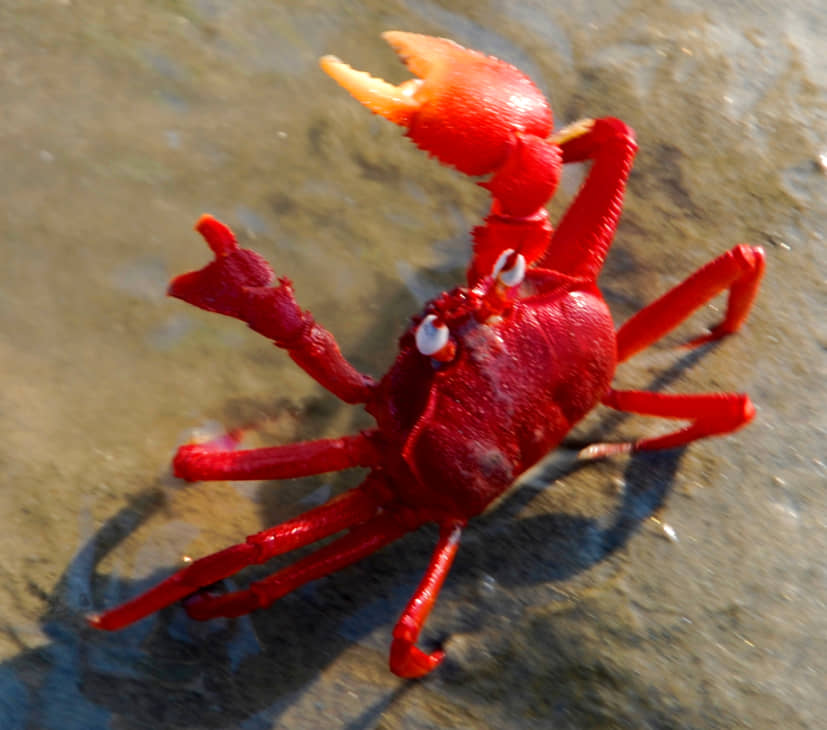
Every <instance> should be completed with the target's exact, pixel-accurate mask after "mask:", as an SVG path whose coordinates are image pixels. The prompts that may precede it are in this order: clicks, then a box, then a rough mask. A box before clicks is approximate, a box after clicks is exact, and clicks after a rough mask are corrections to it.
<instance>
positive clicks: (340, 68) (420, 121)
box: [321, 31, 552, 175]
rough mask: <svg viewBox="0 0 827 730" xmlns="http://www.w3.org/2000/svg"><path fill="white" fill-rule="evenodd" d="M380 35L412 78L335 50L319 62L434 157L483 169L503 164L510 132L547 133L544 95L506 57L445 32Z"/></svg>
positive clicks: (512, 137) (469, 169)
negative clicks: (351, 60)
mask: <svg viewBox="0 0 827 730" xmlns="http://www.w3.org/2000/svg"><path fill="white" fill-rule="evenodd" d="M382 37H383V38H384V39H385V40H386V41H387V42H388V43H389V44H390V45H391V46H392V47H393V49H394V50H395V51H396V52H397V54H399V57H400V58H401V59H402V61H403V62H404V63H405V64H406V65H407V67H408V68H409V69H410V70H411V72H412V73H413V74H415V75H416V76H418V77H419V78H416V79H410V80H408V81H405V82H403V83H402V84H400V85H399V86H394V85H393V84H390V83H388V82H386V81H383V80H382V79H378V78H375V77H373V76H371V75H370V74H369V73H367V72H365V71H357V70H355V69H353V68H351V67H350V66H348V65H347V64H346V63H344V62H343V61H340V60H339V59H338V58H336V57H335V56H325V57H324V58H322V60H321V65H322V68H323V69H324V70H325V71H326V72H327V73H328V74H329V75H330V76H332V77H333V78H334V79H335V80H336V81H337V82H338V83H339V84H341V85H342V86H344V88H345V89H347V90H348V91H349V92H350V93H351V94H352V95H353V96H354V97H355V98H356V99H357V100H358V101H360V102H362V104H364V105H365V106H366V107H368V109H370V110H371V111H372V112H374V113H376V114H379V115H381V116H383V117H385V118H386V119H389V120H390V121H392V122H394V123H396V124H399V125H401V126H403V127H407V129H408V136H409V137H410V138H411V139H412V140H413V141H414V142H415V143H416V144H417V145H418V146H419V147H421V148H422V149H424V150H425V151H427V152H430V153H431V154H433V155H434V156H435V157H437V158H438V159H439V160H440V161H441V162H444V163H446V164H449V165H453V166H454V167H456V168H457V169H458V170H460V171H461V172H464V173H466V174H468V175H486V174H488V173H491V172H494V171H495V170H497V169H498V168H499V167H500V166H501V165H502V164H503V162H504V161H505V159H506V158H507V157H508V154H509V152H510V150H511V148H512V146H513V145H514V144H515V143H516V140H517V137H518V135H520V134H530V135H536V136H538V137H541V138H545V137H547V136H548V134H549V133H550V131H551V127H552V114H551V108H550V107H549V105H548V102H547V101H546V99H545V97H544V96H543V94H542V93H541V92H540V90H539V89H538V88H537V87H536V86H535V85H534V83H533V82H532V81H531V79H529V78H528V76H526V75H525V74H524V73H522V72H521V71H519V70H518V69H516V68H514V67H513V66H512V65H510V64H508V63H506V62H505V61H501V60H500V59H498V58H494V57H493V56H486V55H485V54H483V53H479V52H478V51H472V50H469V49H467V48H463V47H462V46H460V45H458V44H457V43H454V42H453V41H450V40H448V39H446V38H434V37H432V36H426V35H419V34H417V33H403V32H401V31H388V32H387V33H383V34H382Z"/></svg>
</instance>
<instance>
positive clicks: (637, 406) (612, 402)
mask: <svg viewBox="0 0 827 730" xmlns="http://www.w3.org/2000/svg"><path fill="white" fill-rule="evenodd" d="M601 402H602V403H603V404H604V405H607V406H609V407H610V408H614V409H615V410H618V411H628V412H631V413H639V414H641V415H644V416H658V417H660V418H675V419H681V420H688V421H691V423H690V424H689V426H687V427H686V428H682V429H680V430H678V431H672V432H671V433H667V434H665V435H663V436H655V437H653V438H645V439H640V440H639V441H635V442H632V443H614V444H612V443H599V444H591V445H590V446H587V447H586V448H585V449H583V450H582V451H581V452H580V454H579V456H580V458H584V459H599V458H602V457H604V456H611V455H613V454H617V453H629V452H633V451H652V450H655V449H674V448H676V447H678V446H683V445H685V444H688V443H690V442H691V441H695V440H696V439H700V438H705V437H707V436H715V435H717V434H724V433H731V432H732V431H736V430H737V429H739V428H741V427H742V426H745V425H746V424H747V423H749V422H750V421H751V420H752V419H753V418H754V417H755V406H753V404H752V401H750V399H749V396H747V395H745V394H743V393H691V394H687V395H678V394H671V393H653V392H650V391H645V390H610V391H609V392H608V393H607V394H606V395H605V396H604V397H603V399H602V401H601Z"/></svg>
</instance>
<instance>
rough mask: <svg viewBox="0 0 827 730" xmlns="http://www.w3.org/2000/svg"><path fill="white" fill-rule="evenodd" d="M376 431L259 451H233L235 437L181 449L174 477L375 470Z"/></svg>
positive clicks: (270, 476) (191, 478)
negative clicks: (354, 468) (373, 439)
mask: <svg viewBox="0 0 827 730" xmlns="http://www.w3.org/2000/svg"><path fill="white" fill-rule="evenodd" d="M373 433H375V431H368V432H366V433H360V434H357V435H355V436H344V437H342V438H337V439H319V440H318V441H304V442H301V443H297V444H285V445H283V446H270V447H266V448H262V449H246V450H241V451H235V450H233V446H234V445H235V443H237V441H236V439H237V436H236V435H234V434H227V435H226V436H222V437H220V438H218V439H215V440H213V441H207V442H205V443H192V444H185V445H184V446H181V447H180V448H179V449H178V451H177V453H176V454H175V458H174V459H173V460H172V470H173V472H174V474H175V476H177V477H179V478H180V479H186V480H187V481H188V482H197V481H221V480H224V479H293V478H295V477H304V476H309V475H311V474H324V473H326V472H331V471H341V470H342V469H350V468H352V467H356V466H375V465H376V463H377V462H378V454H377V452H376V448H375V447H374V445H373V442H372V441H371V439H370V435H371V434H373Z"/></svg>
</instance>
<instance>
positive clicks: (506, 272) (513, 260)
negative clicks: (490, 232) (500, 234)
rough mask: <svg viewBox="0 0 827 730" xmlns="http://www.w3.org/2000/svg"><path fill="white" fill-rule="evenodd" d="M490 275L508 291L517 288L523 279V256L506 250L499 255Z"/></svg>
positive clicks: (512, 250)
mask: <svg viewBox="0 0 827 730" xmlns="http://www.w3.org/2000/svg"><path fill="white" fill-rule="evenodd" d="M492 273H493V275H494V276H495V277H496V278H497V280H498V281H499V282H500V283H501V284H502V285H503V286H506V287H508V288H509V289H510V288H511V287H514V286H517V285H518V284H520V283H521V282H522V280H523V279H524V278H525V256H523V255H522V254H521V253H517V252H516V251H514V249H513V248H507V249H506V250H505V251H503V252H502V253H501V254H500V256H499V258H498V259H497V263H495V264H494V271H493V272H492Z"/></svg>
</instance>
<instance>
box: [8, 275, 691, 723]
mask: <svg viewBox="0 0 827 730" xmlns="http://www.w3.org/2000/svg"><path fill="white" fill-rule="evenodd" d="M391 294H392V295H393V292H391ZM410 299H411V297H410V295H408V294H407V293H406V292H404V291H400V290H399V289H398V288H397V289H396V296H395V301H394V306H392V307H389V308H388V310H387V311H410V310H411V301H410ZM386 316H388V315H386ZM390 327H391V325H390V324H389V325H388V328H390ZM388 328H377V329H384V330H385V331H387V329H388ZM371 337H375V335H371ZM374 346H375V343H374V342H368V343H366V344H365V347H364V348H359V351H360V352H371V351H375V350H372V349H371V348H373V347H374ZM702 354H703V351H702V350H698V351H694V352H690V353H688V354H686V355H684V356H683V357H682V358H680V360H679V361H678V362H677V363H676V364H675V366H674V367H673V368H671V369H670V370H669V371H667V372H666V373H664V374H663V375H661V376H660V377H659V378H657V379H656V380H655V381H653V382H652V383H650V387H652V388H658V387H662V386H663V385H665V384H666V383H668V382H670V381H671V380H673V379H675V378H677V377H678V376H679V374H680V373H681V372H682V371H683V370H684V369H685V368H686V367H688V366H689V365H691V364H692V363H693V362H694V361H695V360H697V359H698V358H699V357H701V356H702ZM357 364H358V362H357ZM228 408H229V406H228ZM318 413H321V414H322V416H321V419H322V420H324V419H325V418H327V417H332V411H330V410H326V409H325V408H322V409H320V410H319V409H317V413H316V417H317V418H319V416H318ZM623 418H624V416H623V415H622V414H607V415H606V417H605V418H604V419H603V421H602V422H601V423H598V424H597V426H596V431H599V432H600V434H601V435H602V436H604V437H605V436H606V435H608V434H610V433H611V429H612V428H613V427H614V426H616V425H617V423H618V422H619V421H620V420H622V419H623ZM317 425H318V424H317ZM575 453H576V451H575V450H574V449H566V448H563V449H561V450H559V451H558V452H557V453H556V454H554V455H552V456H551V457H550V458H549V459H548V460H547V461H546V462H545V463H544V464H542V465H541V467H540V468H539V469H535V470H534V471H533V472H532V478H531V480H530V481H527V482H526V483H523V484H522V485H518V486H517V487H516V488H515V489H513V490H512V491H511V492H509V494H508V495H506V497H505V498H504V499H503V500H502V501H501V502H500V503H499V505H498V506H497V507H496V508H495V509H493V510H492V511H491V512H489V513H487V514H485V515H484V516H482V517H481V518H479V519H478V520H476V521H474V522H472V523H471V524H470V525H469V527H468V528H467V530H466V534H465V535H464V538H463V545H462V547H461V550H460V553H459V556H458V558H457V561H456V565H455V566H454V568H453V570H452V572H451V576H450V580H449V582H448V584H447V585H446V590H445V593H446V594H447V595H446V599H447V600H449V601H450V600H452V599H453V600H457V598H456V597H458V596H461V595H463V594H466V595H467V594H468V592H469V591H468V589H469V581H473V582H477V581H479V580H480V578H481V577H484V578H485V579H487V580H493V581H494V582H496V583H497V584H499V585H501V586H504V587H506V588H509V589H513V588H520V589H522V588H528V589H530V588H531V587H532V586H537V585H546V584H549V583H550V584H554V583H555V582H559V581H563V580H566V579H568V578H570V577H571V576H573V575H577V574H579V573H582V572H584V571H587V570H588V569H589V568H591V567H592V566H594V565H596V564H598V563H600V562H601V561H604V560H606V559H607V558H608V557H609V556H611V555H612V554H613V553H615V552H616V551H617V550H619V549H621V548H622V547H623V546H624V545H625V544H626V543H627V542H628V540H629V539H630V537H631V536H632V535H633V534H634V533H635V532H636V531H637V530H638V529H639V527H640V526H641V524H642V523H643V522H644V521H645V520H646V519H647V518H648V517H649V516H650V515H652V514H653V512H655V511H656V510H657V509H658V508H659V507H660V505H661V504H662V503H663V501H664V499H665V498H666V497H667V495H668V493H669V490H670V488H671V485H672V483H673V480H674V475H675V472H676V470H677V468H678V466H679V463H680V458H681V454H682V452H681V451H671V452H661V453H657V454H641V455H637V456H635V457H633V458H630V459H629V460H628V462H627V464H626V465H625V469H624V476H623V478H624V481H625V483H626V484H628V485H629V487H628V488H627V489H625V490H624V492H623V493H622V496H621V497H620V498H619V503H617V504H616V505H615V507H614V509H612V510H611V513H610V514H609V515H601V516H600V517H595V518H588V517H583V516H582V515H580V514H570V513H568V512H567V511H565V509H563V510H560V511H554V512H550V513H547V514H540V515H533V516H531V517H521V516H520V512H521V511H523V508H524V507H525V506H526V505H527V504H528V503H529V502H530V501H531V500H532V499H534V498H536V496H537V495H538V493H539V492H541V491H543V490H545V489H548V488H551V486H552V485H553V483H554V482H555V481H556V480H558V479H559V478H561V477H563V476H566V475H572V474H574V473H575V472H576V471H578V470H580V469H584V468H590V463H589V462H581V461H577V459H576V458H574V454H575ZM621 468H623V467H621V466H619V467H618V469H621ZM335 482H336V478H335V477H334V483H335ZM193 488H198V487H197V486H196V487H193ZM275 488H277V485H273V484H265V485H262V490H263V491H267V490H272V489H275ZM292 488H295V485H294V486H293V487H292ZM167 489H168V486H167V485H165V484H164V483H163V482H162V481H161V480H159V481H158V483H156V484H155V485H152V486H150V487H148V488H147V489H146V490H145V491H144V492H142V493H140V494H138V495H137V496H135V497H134V498H133V499H132V500H131V501H130V502H129V503H128V504H127V505H126V506H124V507H123V508H122V509H121V510H120V511H119V512H118V513H117V514H115V515H113V516H112V517H111V518H110V519H109V520H108V521H107V522H106V523H105V524H104V525H102V526H101V527H100V528H99V529H98V530H97V531H96V532H95V534H94V535H92V536H91V537H90V538H89V540H88V541H87V542H86V543H85V544H84V545H83V546H82V547H81V548H80V549H79V550H78V552H77V553H76V555H75V556H74V558H73V560H72V562H71V563H70V564H69V566H68V567H67V569H66V571H65V572H64V574H63V575H62V576H61V578H60V579H59V581H58V582H57V584H56V586H55V588H54V590H53V591H52V593H51V594H49V595H45V596H41V598H42V600H43V601H44V603H45V604H46V606H47V610H46V611H45V613H44V614H43V615H42V616H41V617H40V621H39V624H40V629H41V631H42V633H43V635H44V636H45V637H47V640H46V642H45V643H44V644H42V645H40V646H38V648H36V649H30V648H27V645H26V643H25V642H23V641H22V640H21V641H19V642H18V643H19V645H20V647H21V651H20V653H19V654H18V655H17V656H16V657H14V658H13V659H11V660H10V661H8V662H6V663H5V664H4V665H3V666H2V667H0V678H2V681H0V689H2V691H0V713H2V714H5V715H6V716H5V717H1V716H0V720H2V722H0V725H2V727H3V728H8V729H9V730H15V729H16V728H26V727H43V728H51V727H60V728H70V729H71V728H74V727H77V728H84V729H85V730H96V728H104V727H110V726H111V723H112V721H113V718H117V721H116V722H117V726H118V727H119V728H128V729H132V728H135V729H137V728H147V727H167V728H177V727H181V728H183V727H188V728H192V727H204V728H208V727H241V726H242V723H243V727H244V728H245V729H246V728H258V727H262V728H264V727H271V726H272V724H273V722H274V721H276V719H277V718H279V717H281V716H282V715H283V714H284V712H285V711H286V710H287V709H288V708H289V707H291V706H292V705H293V704H294V703H295V702H296V701H297V699H299V698H300V697H301V695H302V694H303V693H304V692H307V691H310V688H311V687H312V686H313V685H314V683H315V681H316V680H317V679H318V678H319V676H320V675H321V674H322V672H323V671H324V670H325V668H326V667H327V666H328V665H329V664H330V663H331V662H332V661H334V660H335V659H336V658H337V657H338V656H339V655H340V654H342V653H343V652H345V651H347V650H350V649H352V647H353V646H354V644H357V645H360V646H361V647H363V648H366V649H367V651H369V652H371V656H372V657H373V659H374V660H375V662H376V663H377V665H378V667H379V669H380V670H381V671H385V670H384V665H385V662H386V652H387V649H388V647H389V641H390V637H389V629H390V626H392V624H393V621H394V620H395V619H396V617H397V616H398V614H399V612H400V611H401V610H402V608H403V607H404V605H405V603H406V601H407V599H408V597H409V596H410V594H411V593H412V591H413V590H414V588H415V587H416V585H417V584H418V582H419V579H420V578H421V574H422V571H423V569H424V567H425V565H426V564H427V560H428V556H429V555H430V553H431V550H432V549H433V546H434V543H435V540H436V530H435V529H434V528H432V527H425V528H423V529H422V530H420V531H418V532H416V533H411V534H409V535H407V536H405V537H404V538H403V539H401V540H399V541H397V542H396V543H394V544H392V545H390V546H388V547H387V548H385V549H384V550H383V551H381V552H379V553H377V554H375V555H372V556H370V557H368V558H367V559H365V560H363V561H362V562H360V563H359V564H357V565H354V566H351V567H349V568H346V569H344V570H342V571H340V572H338V573H336V574H333V575H330V576H327V577H325V578H324V579H322V580H319V581H316V582H315V583H311V584H309V585H307V586H304V587H302V588H301V589H299V590H297V591H295V592H293V593H292V594H290V595H288V596H286V597H284V598H283V599H281V600H280V601H279V602H278V603H277V604H275V605H274V606H273V607H271V608H269V609H266V610H263V611H259V612H257V613H255V614H252V615H250V616H247V617H242V618H240V619H237V620H233V621H228V620H217V621H211V622H206V623H203V624H201V623H197V622H192V621H190V620H189V619H188V618H187V617H186V616H185V615H184V612H183V611H182V610H181V609H180V608H179V607H177V606H173V607H170V608H168V609H165V610H163V611H161V612H160V613H159V614H157V615H156V616H154V617H152V618H149V619H148V620H145V621H142V622H139V623H138V624H136V625H133V626H131V627H128V628H127V629H125V630H123V631H120V632H117V633H116V634H107V633H104V632H98V631H94V630H92V629H91V628H89V627H88V626H87V625H86V623H85V621H84V615H85V614H86V613H87V612H89V611H91V610H93V608H100V607H101V606H103V605H111V604H112V603H114V602H117V600H119V599H121V598H123V597H125V596H132V595H135V594H137V593H139V592H141V591H143V590H146V589H147V588H148V587H150V586H151V585H153V584H155V583H156V582H158V581H159V580H161V579H162V578H164V577H166V575H168V574H169V570H168V568H163V569H158V570H157V571H155V572H154V573H153V574H152V575H149V576H147V577H145V578H142V579H140V580H134V581H133V580H128V579H124V578H123V577H121V576H117V577H116V576H111V575H101V574H100V573H99V570H98V566H99V565H100V563H101V562H102V561H103V560H104V558H106V557H107V556H108V555H110V554H117V551H118V549H119V547H120V546H121V545H122V543H123V542H124V541H125V540H126V538H127V537H129V535H131V534H132V533H133V532H134V531H136V530H137V529H138V528H139V527H140V526H141V525H142V524H144V523H146V522H148V521H150V520H151V519H152V518H153V516H154V515H156V513H158V512H159V511H160V510H161V509H162V508H163V505H164V502H165V490H167ZM262 512H263V513H264V514H263V518H262V523H263V524H275V523H277V522H280V521H283V520H284V519H285V515H284V514H279V513H278V509H277V507H276V506H275V503H274V502H270V501H268V500H267V499H266V498H264V499H262ZM503 554H508V555H509V559H508V560H503V559H502V555H503ZM293 560H295V555H293V554H291V555H290V556H285V558H284V563H282V564H286V563H287V562H292V561H293ZM276 567H278V566H276ZM273 569H274V568H273V565H272V564H271V565H268V566H267V567H266V568H264V567H261V566H258V567H255V568H251V569H249V570H247V571H246V572H245V574H244V576H243V578H242V579H241V581H240V582H239V583H237V584H236V583H234V582H232V581H230V582H229V584H230V585H231V586H232V587H236V586H240V585H243V584H244V583H246V582H247V581H248V580H252V579H255V578H257V577H260V576H261V575H264V574H265V573H268V572H271V571H272V570H273ZM115 596H117V598H116V597H115ZM377 627H378V628H377ZM374 631H377V632H379V631H381V633H382V634H383V641H382V645H381V648H380V647H379V645H378V644H377V645H374V644H375V643H376V642H375V641H374V639H373V637H372V633H373V632H374ZM426 633H427V631H426ZM10 638H11V639H12V640H15V637H14V636H11V637H10ZM442 638H444V637H442ZM426 641H427V639H426ZM371 671H372V670H371ZM365 682H366V683H368V684H369V683H371V682H373V680H371V679H366V680H365ZM412 686H415V685H413V684H411V683H401V684H399V683H396V681H395V680H394V679H393V678H391V677H390V676H389V675H388V679H387V680H386V682H385V684H384V685H383V686H380V687H379V689H377V690H376V696H375V698H374V700H373V701H372V702H369V703H368V704H367V707H366V708H365V709H363V710H362V711H361V714H360V715H359V716H358V717H357V718H356V719H354V720H352V721H351V722H350V723H349V724H348V725H347V727H350V728H354V729H355V728H369V727H374V726H375V725H376V723H377V722H378V721H379V718H380V717H381V716H382V714H383V713H384V712H385V711H386V710H388V709H389V708H391V707H393V705H394V704H395V703H397V702H399V701H400V700H401V699H402V698H403V697H404V696H405V694H406V693H407V692H408V691H409V688H410V687H412ZM315 691H318V690H314V692H315ZM314 696H315V695H314ZM331 701H335V699H334V698H331ZM67 718H72V719H71V720H67Z"/></svg>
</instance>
